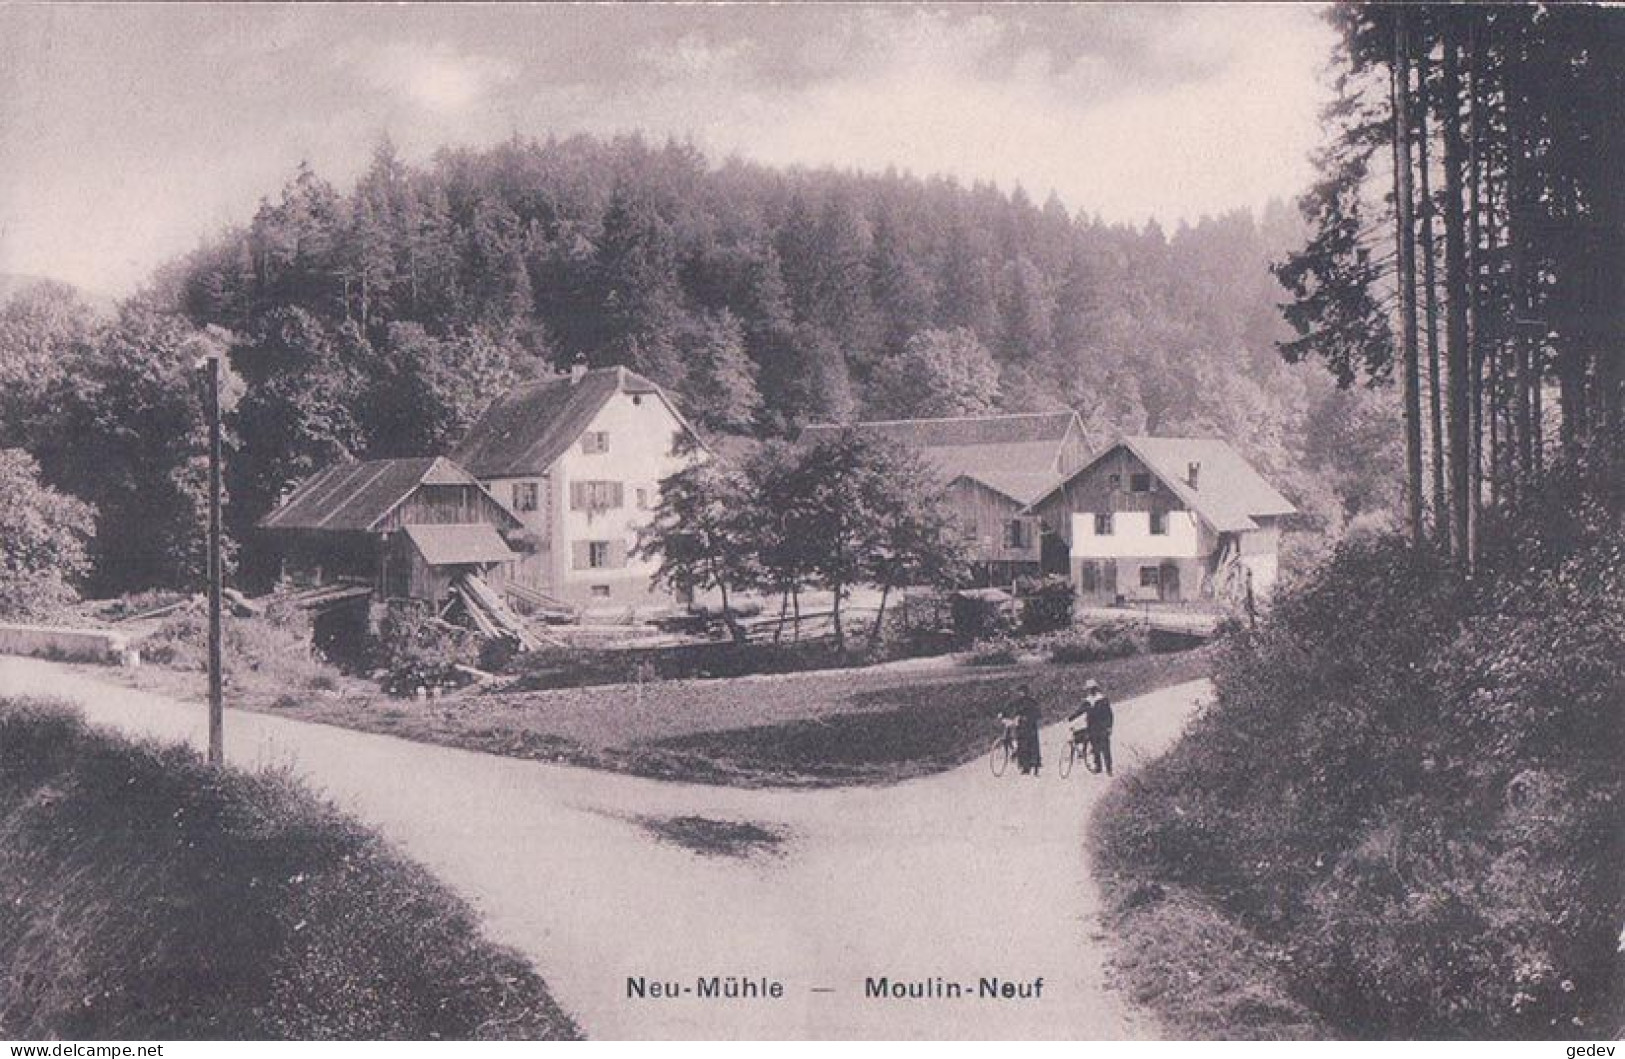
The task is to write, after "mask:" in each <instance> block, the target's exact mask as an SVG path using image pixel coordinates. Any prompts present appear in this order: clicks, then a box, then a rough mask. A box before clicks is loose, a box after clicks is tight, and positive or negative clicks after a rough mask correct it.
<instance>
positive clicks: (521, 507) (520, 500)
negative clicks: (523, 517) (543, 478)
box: [513, 482, 537, 511]
mask: <svg viewBox="0 0 1625 1059" xmlns="http://www.w3.org/2000/svg"><path fill="white" fill-rule="evenodd" d="M536 506H537V504H536V483H535V482H515V483H513V509H514V510H515V511H535V510H536Z"/></svg>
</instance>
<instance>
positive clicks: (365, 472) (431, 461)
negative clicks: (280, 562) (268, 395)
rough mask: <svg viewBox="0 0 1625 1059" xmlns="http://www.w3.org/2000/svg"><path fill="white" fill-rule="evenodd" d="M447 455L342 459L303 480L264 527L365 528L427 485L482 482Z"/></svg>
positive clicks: (375, 522)
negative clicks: (361, 459)
mask: <svg viewBox="0 0 1625 1059" xmlns="http://www.w3.org/2000/svg"><path fill="white" fill-rule="evenodd" d="M478 484H479V483H477V482H475V480H474V476H473V475H471V474H469V473H468V472H467V471H465V470H463V469H462V468H461V467H459V466H457V465H456V464H455V463H452V462H451V461H450V460H448V459H446V458H445V457H443V456H420V457H414V458H412V459H404V460H365V461H360V462H356V461H350V462H346V463H337V464H334V465H333V466H331V467H329V468H327V469H326V470H324V471H319V472H318V473H316V474H315V475H312V476H311V477H310V478H307V479H306V480H305V481H304V482H302V483H301V484H300V485H299V487H298V488H297V489H295V490H294V491H293V493H292V494H291V495H290V496H289V497H288V498H287V499H286V500H284V501H283V502H282V503H281V504H280V505H279V506H278V507H277V509H276V510H275V511H273V512H271V513H270V514H269V515H266V516H265V517H264V518H263V519H261V520H260V526H261V527H262V528H264V529H279V530H330V531H334V532H338V531H344V530H353V531H361V532H365V531H367V530H370V529H372V528H373V526H374V525H375V524H377V522H378V520H379V519H381V518H383V517H384V516H385V515H387V514H389V512H391V511H393V510H394V509H395V507H396V505H398V504H399V503H400V502H401V501H403V500H405V499H406V498H407V497H409V496H411V495H412V492H413V490H415V489H417V488H418V487H419V486H422V485H478Z"/></svg>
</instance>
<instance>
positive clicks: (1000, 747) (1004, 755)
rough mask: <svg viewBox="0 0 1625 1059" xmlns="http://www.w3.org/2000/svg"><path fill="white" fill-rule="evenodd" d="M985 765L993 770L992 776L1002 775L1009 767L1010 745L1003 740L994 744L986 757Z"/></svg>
mask: <svg viewBox="0 0 1625 1059" xmlns="http://www.w3.org/2000/svg"><path fill="white" fill-rule="evenodd" d="M987 763H988V767H990V768H991V769H992V770H993V775H995V776H1002V775H1004V770H1005V769H1007V768H1009V767H1010V744H1008V743H1006V742H1005V741H1004V740H1003V739H1000V740H999V741H998V742H996V743H994V744H993V750H992V752H991V753H990V754H988V756H987Z"/></svg>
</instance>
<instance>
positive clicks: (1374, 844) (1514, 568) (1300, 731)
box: [1095, 505, 1625, 1038]
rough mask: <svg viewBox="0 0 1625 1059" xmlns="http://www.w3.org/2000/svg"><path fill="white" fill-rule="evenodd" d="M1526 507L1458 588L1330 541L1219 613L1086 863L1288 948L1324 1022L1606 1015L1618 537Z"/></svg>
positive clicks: (1543, 1022)
mask: <svg viewBox="0 0 1625 1059" xmlns="http://www.w3.org/2000/svg"><path fill="white" fill-rule="evenodd" d="M1577 509H1583V505H1577ZM1525 519H1526V521H1523V522H1521V523H1520V522H1518V521H1517V520H1513V521H1512V522H1509V523H1508V526H1507V527H1505V528H1504V529H1503V530H1502V531H1501V532H1510V531H1511V527H1512V526H1514V525H1516V526H1518V528H1517V530H1516V535H1517V536H1518V540H1515V541H1509V540H1507V539H1506V538H1504V537H1495V538H1492V539H1491V540H1490V542H1489V543H1490V548H1489V555H1490V556H1491V557H1492V558H1491V559H1490V560H1488V561H1486V562H1485V563H1484V564H1482V566H1481V568H1480V571H1479V573H1478V575H1477V576H1476V577H1475V578H1473V579H1472V580H1469V579H1467V578H1465V577H1463V576H1461V575H1460V574H1458V573H1457V571H1456V570H1455V569H1454V568H1453V567H1452V566H1451V565H1450V564H1449V562H1448V561H1447V560H1445V559H1443V558H1441V557H1440V556H1438V555H1436V554H1434V553H1432V552H1430V551H1429V550H1427V549H1416V548H1412V547H1410V546H1409V545H1408V544H1407V543H1406V542H1404V541H1403V540H1400V539H1397V538H1394V537H1370V538H1365V539H1358V540H1350V541H1347V542H1345V543H1344V544H1342V545H1340V546H1339V547H1338V548H1337V549H1336V550H1335V551H1334V553H1333V555H1332V557H1331V559H1330V560H1329V561H1328V562H1327V563H1325V564H1324V565H1323V566H1321V567H1319V568H1318V569H1316V570H1314V571H1313V572H1310V573H1309V574H1307V575H1306V576H1305V577H1304V578H1303V579H1302V580H1301V582H1300V583H1299V584H1298V585H1296V586H1294V587H1293V588H1292V589H1291V590H1288V591H1286V592H1284V593H1282V594H1280V595H1279V596H1278V598H1277V601H1276V604H1275V607H1274V609H1273V611H1272V612H1271V613H1270V614H1269V615H1267V616H1266V617H1265V619H1264V620H1263V621H1262V622H1261V623H1260V625H1259V627H1258V629H1257V630H1256V631H1252V630H1248V629H1246V628H1242V627H1232V628H1230V629H1229V630H1228V631H1227V632H1226V633H1225V635H1224V637H1223V640H1222V641H1221V649H1220V654H1219V666H1218V672H1217V674H1216V684H1217V697H1216V702H1215V704H1214V706H1212V707H1211V708H1210V709H1209V710H1208V711H1207V712H1206V713H1205V714H1203V715H1201V716H1199V717H1198V718H1197V719H1196V720H1195V721H1193V722H1192V724H1191V726H1190V727H1189V729H1188V730H1187V732H1186V735H1185V738H1184V739H1183V740H1182V741H1181V742H1180V744H1179V745H1178V746H1177V747H1176V748H1175V749H1174V750H1173V751H1172V752H1170V753H1169V754H1168V755H1166V756H1164V757H1163V758H1162V759H1160V760H1158V761H1156V762H1154V763H1153V764H1151V765H1150V766H1148V767H1146V768H1145V769H1143V770H1141V771H1140V772H1139V773H1137V774H1136V775H1135V776H1134V777H1133V778H1132V781H1131V782H1129V783H1125V784H1123V785H1121V786H1120V787H1118V788H1117V789H1116V790H1114V791H1113V793H1112V796H1111V797H1110V798H1109V799H1108V800H1107V803H1106V804H1105V806H1104V807H1103V809H1102V813H1101V815H1100V817H1099V818H1098V826H1097V830H1096V835H1095V841H1096V843H1097V850H1098V855H1099V858H1100V864H1101V866H1102V868H1103V870H1105V871H1106V872H1107V874H1108V875H1109V876H1112V877H1115V878H1126V879H1131V880H1132V879H1146V880H1156V881H1158V882H1159V883H1165V884H1175V885H1181V886H1185V887H1188V888H1190V889H1192V890H1194V891H1199V892H1200V893H1201V894H1203V895H1204V896H1205V897H1206V898H1207V899H1208V900H1210V901H1212V902H1213V903H1214V904H1215V906H1216V907H1217V908H1218V909H1219V910H1220V911H1222V912H1223V913H1224V914H1226V915H1227V916H1230V917H1233V918H1234V919H1235V921H1237V922H1238V923H1241V924H1243V925H1244V926H1245V927H1246V928H1247V929H1249V930H1251V931H1254V932H1256V933H1257V934H1258V936H1260V937H1261V938H1262V939H1264V940H1265V941H1267V942H1270V943H1272V944H1275V945H1278V946H1280V947H1281V948H1283V949H1284V950H1285V951H1286V952H1287V953H1288V954H1289V955H1290V958H1291V959H1290V966H1291V967H1292V972H1291V973H1292V976H1293V978H1294V981H1295V985H1296V990H1297V992H1298V993H1299V995H1301V996H1304V997H1313V998H1315V1003H1316V1006H1317V1011H1318V1013H1319V1014H1320V1015H1321V1016H1323V1017H1325V1018H1327V1019H1328V1020H1329V1021H1330V1023H1331V1024H1332V1025H1333V1026H1334V1028H1335V1029H1337V1030H1338V1031H1339V1032H1342V1033H1347V1034H1351V1035H1356V1036H1362V1037H1382V1038H1417V1037H1438V1036H1446V1037H1519V1038H1531V1037H1534V1038H1541V1037H1550V1036H1552V1035H1553V1034H1554V1033H1561V1032H1586V1030H1587V1029H1588V1028H1593V1029H1596V1030H1602V1031H1609V1030H1612V1029H1616V1028H1617V1026H1613V1025H1608V1024H1601V1025H1599V1024H1598V1022H1597V1021H1596V1020H1597V1018H1598V1017H1599V1015H1601V1014H1602V1013H1605V1012H1607V1011H1608V1010H1609V1009H1610V1004H1614V1005H1617V1003H1618V990H1619V981H1618V979H1619V974H1620V971H1619V957H1618V954H1617V952H1616V951H1615V949H1616V947H1617V934H1618V925H1619V922H1620V921H1621V919H1622V918H1625V886H1622V883H1621V878H1620V873H1619V871H1618V865H1619V864H1620V863H1625V783H1622V782H1621V777H1620V773H1619V768H1618V762H1619V761H1620V760H1621V758H1622V757H1625V711H1622V710H1621V709H1620V704H1621V703H1622V702H1625V549H1622V548H1621V546H1620V545H1619V543H1618V539H1617V525H1618V523H1617V520H1616V521H1615V522H1613V523H1612V524H1611V525H1612V526H1613V529H1612V531H1611V532H1604V531H1603V528H1602V527H1603V525H1604V524H1605V523H1604V522H1603V521H1602V520H1598V521H1597V522H1596V526H1597V527H1598V528H1597V529H1596V530H1595V531H1592V530H1588V529H1586V524H1585V522H1584V520H1583V518H1582V517H1581V516H1580V515H1579V514H1577V513H1575V512H1569V513H1564V512H1563V511H1562V509H1561V507H1558V506H1553V507H1548V508H1546V509H1545V510H1544V511H1542V512H1539V513H1526V515H1525ZM1553 522H1555V523H1559V525H1555V526H1554V525H1551V524H1549V523H1553ZM1531 523H1533V524H1531Z"/></svg>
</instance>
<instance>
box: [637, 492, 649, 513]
mask: <svg viewBox="0 0 1625 1059" xmlns="http://www.w3.org/2000/svg"><path fill="white" fill-rule="evenodd" d="M638 510H639V511H647V510H649V490H647V489H639V490H638Z"/></svg>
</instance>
